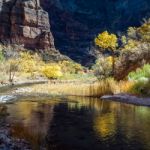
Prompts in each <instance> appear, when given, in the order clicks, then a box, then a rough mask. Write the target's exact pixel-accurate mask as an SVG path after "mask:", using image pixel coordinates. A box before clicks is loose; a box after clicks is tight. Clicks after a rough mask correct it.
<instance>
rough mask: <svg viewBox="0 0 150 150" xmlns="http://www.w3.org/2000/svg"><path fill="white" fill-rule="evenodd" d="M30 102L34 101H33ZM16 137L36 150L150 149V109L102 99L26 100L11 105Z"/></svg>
mask: <svg viewBox="0 0 150 150" xmlns="http://www.w3.org/2000/svg"><path fill="white" fill-rule="evenodd" d="M29 99H30V98H29ZM7 112H8V113H9V114H10V115H9V116H8V117H7V122H8V123H10V124H11V125H12V126H11V128H12V131H13V136H15V137H17V138H18V137H19V138H24V139H26V140H27V141H29V143H31V145H32V147H33V149H35V150H38V149H42V147H45V148H46V149H48V150H51V149H52V150H55V149H56V150H77V149H78V150H84V149H85V150H91V149H95V150H97V149H101V150H103V149H104V150H116V149H118V150H119V149H128V150H130V149H131V150H133V149H136V150H137V149H142V150H148V149H149V147H150V142H149V139H150V134H149V133H148V131H149V130H150V120H149V119H148V118H150V109H149V108H147V107H137V106H133V105H127V104H120V103H115V102H106V101H105V102H104V101H101V100H99V99H91V98H79V97H69V98H67V99H64V98H62V99H55V98H54V99H50V100H37V101H36V100H32V101H29V100H22V101H18V102H15V103H14V104H7Z"/></svg>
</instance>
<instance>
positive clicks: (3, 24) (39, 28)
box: [0, 0, 54, 49]
mask: <svg viewBox="0 0 150 150" xmlns="http://www.w3.org/2000/svg"><path fill="white" fill-rule="evenodd" d="M0 40H1V41H2V42H7V41H10V42H11V43H17V44H22V45H24V47H25V48H30V49H49V48H54V40H53V36H52V34H51V31H50V24H49V17H48V13H47V12H46V11H44V10H43V9H42V8H41V6H40V2H39V0H1V1H0Z"/></svg>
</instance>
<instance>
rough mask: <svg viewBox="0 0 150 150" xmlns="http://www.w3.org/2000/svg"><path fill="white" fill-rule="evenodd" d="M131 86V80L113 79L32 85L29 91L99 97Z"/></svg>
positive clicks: (126, 90)
mask: <svg viewBox="0 0 150 150" xmlns="http://www.w3.org/2000/svg"><path fill="white" fill-rule="evenodd" d="M132 86H133V83H132V82H129V81H121V82H117V81H115V80H113V79H106V80H101V81H97V82H95V83H82V82H81V83H55V84H54V83H48V84H44V85H40V86H39V85H34V86H33V87H32V91H31V92H35V93H47V94H54V95H67V96H87V97H100V96H102V95H106V94H118V93H125V92H128V91H129V89H130V88H131V87H132Z"/></svg>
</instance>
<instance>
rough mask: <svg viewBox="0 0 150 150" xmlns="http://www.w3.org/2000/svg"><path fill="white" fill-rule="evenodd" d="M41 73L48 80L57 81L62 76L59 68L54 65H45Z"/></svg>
mask: <svg viewBox="0 0 150 150" xmlns="http://www.w3.org/2000/svg"><path fill="white" fill-rule="evenodd" d="M42 73H43V74H44V75H45V76H46V77H47V78H49V79H57V78H60V77H61V76H62V72H61V68H60V66H58V65H56V64H47V65H45V66H44V67H43V69H42Z"/></svg>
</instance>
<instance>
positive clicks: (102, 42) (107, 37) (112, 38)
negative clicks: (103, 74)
mask: <svg viewBox="0 0 150 150" xmlns="http://www.w3.org/2000/svg"><path fill="white" fill-rule="evenodd" d="M95 44H96V45H97V46H98V47H100V48H101V49H102V50H103V51H105V50H110V51H111V52H112V59H113V60H112V74H113V75H114V68H115V50H116V49H117V47H118V38H117V36H116V35H115V34H110V33H108V32H107V31H105V32H103V33H100V34H99V35H98V36H97V37H96V38H95Z"/></svg>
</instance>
